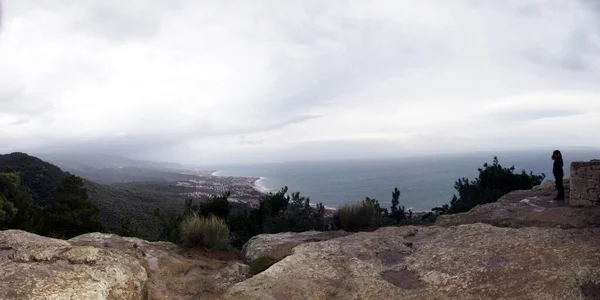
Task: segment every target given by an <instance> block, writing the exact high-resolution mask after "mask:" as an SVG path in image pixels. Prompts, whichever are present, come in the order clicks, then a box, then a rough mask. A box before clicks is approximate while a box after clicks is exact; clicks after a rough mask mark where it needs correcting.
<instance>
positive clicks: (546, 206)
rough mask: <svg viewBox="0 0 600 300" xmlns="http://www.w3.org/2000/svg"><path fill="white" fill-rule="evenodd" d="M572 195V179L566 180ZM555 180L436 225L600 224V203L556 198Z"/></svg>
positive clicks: (538, 225)
mask: <svg viewBox="0 0 600 300" xmlns="http://www.w3.org/2000/svg"><path fill="white" fill-rule="evenodd" d="M565 187H566V188H567V189H566V191H565V193H566V194H567V195H569V188H568V187H569V180H568V179H566V180H565ZM554 196H556V191H555V188H554V181H552V180H548V181H545V182H544V183H543V184H542V185H540V186H537V187H535V188H533V189H532V190H522V191H514V192H511V193H508V194H506V195H505V196H503V197H501V198H500V199H499V200H498V201H497V202H494V203H489V204H483V205H478V206H476V207H474V208H472V209H471V210H470V211H469V212H466V213H459V214H453V215H442V216H439V217H438V219H437V220H436V222H435V225H439V226H452V225H459V224H473V223H478V222H483V223H487V224H492V225H495V226H502V227H514V228H518V227H528V226H537V227H560V228H589V227H600V207H586V208H579V207H571V206H569V205H568V204H567V203H568V201H570V199H567V200H566V201H564V202H561V201H558V202H557V201H554V200H553V198H554Z"/></svg>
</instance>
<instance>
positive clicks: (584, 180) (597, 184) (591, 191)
mask: <svg viewBox="0 0 600 300" xmlns="http://www.w3.org/2000/svg"><path fill="white" fill-rule="evenodd" d="M569 186H570V190H571V191H570V193H569V205H570V206H597V205H600V160H592V161H589V162H572V163H571V174H570V183H569Z"/></svg>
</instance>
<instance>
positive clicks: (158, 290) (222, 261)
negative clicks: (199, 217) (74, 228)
mask: <svg viewBox="0 0 600 300" xmlns="http://www.w3.org/2000/svg"><path fill="white" fill-rule="evenodd" d="M69 242H71V244H74V245H90V246H93V247H99V248H110V249H120V250H127V249H133V248H135V249H139V250H140V251H141V252H142V253H144V259H143V260H142V263H143V264H144V265H145V266H146V269H147V271H148V298H149V299H199V298H200V299H210V298H212V297H216V296H217V295H219V294H221V293H222V292H223V291H225V290H226V289H227V288H229V287H230V286H232V285H233V284H235V283H237V282H240V281H243V280H245V279H246V278H248V277H249V269H250V267H249V266H247V265H245V264H242V263H240V262H238V261H236V260H235V258H236V256H235V255H233V256H231V255H230V256H229V257H219V255H221V256H222V255H223V253H220V252H218V251H213V252H210V251H200V250H192V249H182V248H180V247H178V246H177V245H175V244H173V243H169V242H148V241H145V240H142V239H138V238H129V237H120V236H118V235H114V234H104V233H88V234H84V235H81V236H78V237H75V238H73V239H71V240H69Z"/></svg>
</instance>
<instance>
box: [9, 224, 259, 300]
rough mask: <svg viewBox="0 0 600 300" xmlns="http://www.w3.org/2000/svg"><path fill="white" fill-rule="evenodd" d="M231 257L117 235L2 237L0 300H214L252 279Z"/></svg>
mask: <svg viewBox="0 0 600 300" xmlns="http://www.w3.org/2000/svg"><path fill="white" fill-rule="evenodd" d="M236 259H237V255H236V254H235V253H223V252H219V251H212V252H211V251H202V250H193V249H183V248H180V247H178V246H177V245H175V244H172V243H167V242H148V241H145V240H141V239H137V238H127V237H120V236H117V235H114V234H104V233H88V234H84V235H81V236H78V237H75V238H72V239H70V240H68V241H65V240H57V239H51V238H47V237H42V236H39V235H35V234H32V233H28V232H25V231H20V230H6V231H0V299H34V300H35V299H86V300H87V299H211V298H214V297H217V296H218V295H220V294H222V293H223V292H224V291H225V290H226V289H227V288H229V287H230V286H232V285H233V284H235V283H237V282H240V281H243V280H245V279H246V278H248V277H249V269H250V267H249V266H247V265H245V264H242V263H240V262H238V261H237V260H236Z"/></svg>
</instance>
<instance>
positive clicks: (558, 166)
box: [552, 158, 565, 177]
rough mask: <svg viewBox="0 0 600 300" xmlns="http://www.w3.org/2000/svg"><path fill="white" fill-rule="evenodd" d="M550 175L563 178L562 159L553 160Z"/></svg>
mask: <svg viewBox="0 0 600 300" xmlns="http://www.w3.org/2000/svg"><path fill="white" fill-rule="evenodd" d="M552 174H554V176H555V177H564V175H565V174H564V173H563V160H562V158H557V159H555V160H554V166H553V167H552Z"/></svg>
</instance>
